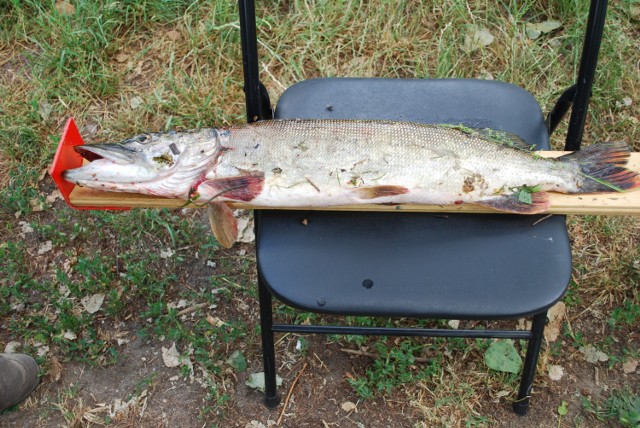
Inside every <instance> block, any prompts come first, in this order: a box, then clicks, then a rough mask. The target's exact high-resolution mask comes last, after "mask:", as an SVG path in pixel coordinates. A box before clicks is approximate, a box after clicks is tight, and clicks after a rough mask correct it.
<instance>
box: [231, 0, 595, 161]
mask: <svg viewBox="0 0 640 428" xmlns="http://www.w3.org/2000/svg"><path fill="white" fill-rule="evenodd" d="M238 5H239V11H240V32H241V40H242V65H243V71H244V91H245V96H246V110H247V122H249V123H250V122H255V121H258V120H266V119H272V118H273V111H272V110H271V106H270V101H269V94H268V93H267V90H266V88H265V87H264V85H262V83H261V82H260V77H259V67H258V64H259V62H258V43H257V36H256V16H255V1H254V0H239V1H238ZM606 13H607V0H591V4H590V6H589V17H588V19H587V25H586V30H585V37H584V42H583V46H582V56H581V59H580V67H579V69H578V77H577V80H576V84H575V85H573V86H571V87H570V88H568V89H567V90H565V92H564V93H563V94H562V96H561V97H560V99H559V100H558V101H557V103H556V106H555V107H554V108H553V109H552V111H551V112H550V113H549V116H548V117H547V124H548V130H549V132H550V133H551V132H553V130H554V129H555V128H556V126H557V124H558V123H559V122H560V120H562V117H563V116H564V115H565V114H566V112H567V110H568V108H569V107H570V106H573V107H572V110H571V117H570V119H569V128H568V132H567V137H566V142H565V150H572V151H573V150H579V149H580V145H581V142H582V134H583V132H584V125H585V122H586V119H587V111H588V105H589V98H590V97H591V88H592V86H593V80H594V77H595V70H596V66H597V62H598V54H599V52H600V44H601V41H602V33H603V30H604V22H605V17H606Z"/></svg>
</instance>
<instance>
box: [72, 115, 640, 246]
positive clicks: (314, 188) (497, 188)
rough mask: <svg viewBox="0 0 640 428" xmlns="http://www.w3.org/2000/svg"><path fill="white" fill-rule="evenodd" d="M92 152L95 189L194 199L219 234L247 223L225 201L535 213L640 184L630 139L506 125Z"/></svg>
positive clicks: (188, 134) (228, 134)
mask: <svg viewBox="0 0 640 428" xmlns="http://www.w3.org/2000/svg"><path fill="white" fill-rule="evenodd" d="M76 150H77V151H78V152H79V153H80V154H82V155H83V156H85V157H86V158H87V159H88V160H91V163H89V164H88V165H86V166H83V167H81V168H76V169H72V170H69V171H66V172H65V173H64V177H65V179H66V180H68V181H71V182H73V183H76V184H77V185H80V186H87V187H91V188H96V189H101V190H109V191H120V192H135V193H143V194H152V195H161V196H165V197H172V198H180V199H189V200H192V201H196V202H199V203H208V204H209V206H210V208H211V209H210V215H209V218H210V220H211V225H212V228H213V231H214V234H215V235H216V237H217V238H218V240H219V241H220V242H221V243H222V244H223V245H225V246H229V245H231V244H232V243H233V241H234V240H235V236H236V235H237V225H236V223H235V219H234V218H233V213H232V211H231V209H230V208H229V207H228V206H227V205H226V204H225V202H238V201H241V202H244V203H245V205H248V206H255V207H261V208H265V207H291V208H307V207H331V206H339V205H350V206H357V205H358V204H424V205H450V204H461V203H475V204H480V205H483V206H486V207H490V208H493V209H496V210H499V211H504V212H510V213H519V214H534V213H539V212H544V211H545V210H546V209H547V207H548V205H549V201H548V194H547V193H546V192H547V191H554V192H562V193H602V192H610V191H621V190H626V189H631V188H636V187H639V186H640V179H639V177H638V175H637V173H635V172H633V171H630V170H628V169H626V168H625V165H626V163H627V161H628V158H629V148H628V146H627V145H626V144H625V143H615V142H613V143H599V144H594V145H591V146H588V147H586V148H585V149H583V150H582V151H580V152H574V153H571V154H568V155H564V156H561V157H558V158H555V159H545V158H541V157H538V156H536V155H535V153H534V152H531V151H530V148H529V146H528V145H527V144H526V143H524V142H522V141H521V140H520V139H519V138H518V137H516V136H513V135H510V134H507V133H504V132H501V131H496V130H486V129H484V130H478V129H470V128H467V127H464V126H452V125H426V124H418V123H408V122H392V121H371V120H303V119H298V120H273V121H264V122H258V123H253V124H247V125H239V126H232V127H229V128H220V129H214V128H205V129H200V130H190V131H171V132H167V133H149V134H143V135H139V136H136V137H133V138H130V139H128V140H125V141H123V142H122V143H118V144H92V145H87V146H78V147H77V148H76Z"/></svg>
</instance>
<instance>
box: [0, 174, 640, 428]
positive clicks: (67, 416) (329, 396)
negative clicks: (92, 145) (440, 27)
mask: <svg viewBox="0 0 640 428" xmlns="http://www.w3.org/2000/svg"><path fill="white" fill-rule="evenodd" d="M47 187H49V186H47ZM56 204H61V202H56ZM59 208H60V209H62V207H59ZM42 215H46V214H42ZM29 239H36V240H37V237H35V238H34V237H31V238H29ZM33 245H34V246H36V242H34V243H33ZM87 245H88V244H87ZM149 245H150V246H151V245H152V243H149ZM122 250H123V251H126V249H122ZM252 250H253V247H252V245H251V244H241V245H238V246H236V247H234V248H233V249H231V250H225V251H220V252H219V253H218V256H219V257H220V259H221V260H222V259H225V258H226V259H230V260H236V261H239V260H243V261H245V262H246V261H247V260H248V261H249V269H248V272H250V273H249V274H250V275H252V273H251V272H253V269H254V265H253V255H252ZM49 257H55V255H54V256H49ZM243 266H244V265H243ZM237 270H238V271H237V272H235V273H238V274H239V275H244V274H246V272H247V270H242V269H241V268H238V269H237ZM212 274H214V275H215V268H214V269H213V271H212V268H211V267H209V266H207V265H205V264H204V263H203V261H202V260H201V259H198V258H197V257H196V256H195V255H194V254H190V255H187V256H186V257H185V260H184V261H183V262H182V263H181V269H180V272H179V274H178V279H177V280H176V282H175V284H173V285H172V286H171V288H170V289H167V294H166V296H165V298H166V299H167V300H168V301H173V300H175V299H177V298H178V297H179V296H180V293H181V291H182V290H181V287H184V285H181V284H185V283H188V286H189V287H192V288H197V287H199V286H204V287H211V285H210V280H209V278H210V277H211V275H212ZM226 274H229V275H231V277H232V278H233V275H234V269H232V270H231V271H229V272H226ZM43 275H46V273H44V272H43ZM140 305H142V303H140ZM606 313H607V312H606V308H602V307H597V308H594V307H591V306H589V305H588V304H586V305H582V306H580V305H578V306H571V307H569V309H568V310H567V313H566V314H565V323H564V325H565V331H571V332H572V333H573V334H575V333H576V332H579V334H580V335H581V336H583V337H584V338H585V339H586V341H587V342H595V341H596V340H597V339H598V338H599V337H602V336H604V335H607V334H610V335H611V337H612V338H613V339H612V340H613V342H614V344H617V345H618V347H619V349H623V348H624V349H635V350H637V349H638V343H640V334H639V333H638V331H637V329H635V328H633V327H629V328H626V329H624V330H617V331H616V332H615V335H613V334H612V333H611V331H610V330H609V329H608V327H607V323H606V319H607V316H606ZM202 316H215V317H220V318H221V319H224V320H227V321H228V320H231V319H237V320H240V322H242V323H243V324H246V325H247V326H248V328H247V332H248V333H247V334H246V335H245V336H244V337H243V338H242V340H240V341H235V342H231V343H226V344H220V347H226V351H224V352H223V354H227V353H229V352H230V349H231V348H236V349H241V350H242V352H243V354H244V356H245V358H246V360H247V365H248V368H247V370H246V371H244V372H236V371H235V370H233V369H232V368H231V367H229V365H228V364H227V363H225V362H224V361H217V362H216V364H217V365H219V366H220V367H221V372H220V373H218V374H216V375H215V376H214V378H215V381H216V385H217V387H218V388H219V391H218V392H217V393H216V394H210V390H209V389H208V388H209V386H207V384H206V383H205V382H203V377H204V375H203V373H202V368H201V367H199V366H198V364H194V370H193V372H192V373H188V372H185V371H184V370H181V367H168V366H167V365H166V363H165V361H164V359H163V348H164V349H168V348H169V347H170V346H171V345H172V341H171V340H168V339H165V340H162V339H163V338H162V337H155V336H146V337H145V336H144V335H142V334H141V331H143V330H144V327H148V326H149V323H150V322H151V320H150V319H144V318H142V317H140V316H139V315H138V314H136V313H135V312H134V313H131V314H129V315H127V316H124V317H123V318H122V319H118V320H115V319H114V318H111V317H107V316H98V318H97V322H98V324H99V329H100V331H102V332H105V334H107V332H108V334H110V335H111V338H112V340H114V341H117V343H118V346H117V352H118V356H117V358H116V359H115V361H114V362H113V363H111V364H104V365H98V366H96V365H89V364H83V363H80V362H77V361H65V359H68V358H67V356H65V355H64V354H63V353H62V352H61V351H60V350H58V349H55V348H53V349H50V350H49V351H48V353H47V354H46V356H45V358H46V361H47V371H46V373H45V375H44V377H43V378H42V382H41V384H40V385H39V386H38V388H37V390H36V391H35V393H34V394H32V396H31V397H30V398H29V399H28V400H27V401H26V402H25V403H23V404H22V405H20V406H19V408H18V409H15V410H12V411H9V412H5V413H4V414H1V415H0V426H6V427H60V426H64V427H80V426H104V425H108V426H119V427H120V426H122V427H176V426H185V427H205V426H219V427H226V426H229V427H243V428H245V427H247V428H252V427H263V426H264V427H269V426H284V427H303V426H309V427H316V426H322V427H358V428H361V427H427V426H428V427H431V426H443V427H445V426H446V427H448V426H500V427H546V426H576V427H577V426H585V427H599V426H618V425H617V422H616V421H615V420H612V419H604V418H600V419H601V420H599V419H598V418H596V417H594V415H593V414H592V413H590V412H588V411H587V410H586V408H585V405H584V403H585V402H590V403H596V404H597V403H599V402H602V400H604V399H605V398H606V397H608V396H609V395H610V394H611V393H612V391H617V390H621V389H623V388H629V387H630V386H631V388H632V390H634V391H637V390H638V389H637V388H638V384H640V382H639V381H640V374H639V373H638V370H635V369H634V370H633V371H629V372H628V373H625V371H623V369H622V367H621V364H611V362H604V361H603V362H596V363H592V362H588V361H586V359H585V355H584V353H582V352H581V351H580V350H579V349H578V348H577V347H576V346H575V344H573V343H572V341H571V340H570V335H569V334H568V333H565V334H562V335H561V336H560V337H559V338H558V339H557V341H554V343H547V344H546V346H544V347H543V349H544V350H543V353H542V355H541V358H540V363H539V367H538V376H537V379H536V382H535V386H534V391H533V396H532V400H531V410H530V413H529V414H528V415H527V416H524V417H519V416H516V415H515V414H513V413H512V411H511V400H512V399H513V397H514V395H515V389H516V387H517V378H514V379H516V380H515V381H514V380H513V379H511V380H509V379H506V380H505V378H502V380H501V378H499V377H498V378H496V376H495V375H492V374H491V373H490V370H489V369H487V368H486V367H485V366H484V364H483V362H482V352H481V351H480V350H478V349H474V347H473V346H471V347H470V348H469V349H470V350H467V351H453V352H451V351H450V350H448V348H447V347H446V346H444V347H442V346H441V347H440V349H436V350H435V351H433V350H429V351H425V354H424V355H425V356H426V357H427V359H428V358H431V357H435V356H436V354H437V353H442V354H444V356H442V359H441V367H442V369H441V371H440V372H439V373H438V375H437V376H435V377H433V378H427V379H423V380H420V381H417V382H415V383H408V384H407V385H404V386H400V387H398V388H395V389H394V390H393V391H392V392H390V393H386V394H379V395H378V396H377V397H376V398H374V399H367V400H362V399H360V398H359V397H358V395H357V394H356V393H355V392H354V389H353V388H352V387H351V385H350V384H349V382H348V379H349V378H353V377H354V376H362V375H364V374H365V373H366V371H367V370H368V369H369V368H370V367H371V364H372V358H371V357H369V356H363V355H351V354H347V353H345V352H344V351H343V350H344V349H352V350H354V351H358V350H360V349H361V348H358V347H357V346H356V345H354V344H353V343H348V342H342V341H338V342H336V341H335V340H330V338H327V337H323V336H307V341H308V349H307V350H306V352H302V353H301V352H299V351H297V350H296V344H297V342H298V336H296V335H285V336H283V337H281V339H280V340H279V341H278V342H277V350H276V352H277V354H276V355H277V361H278V372H279V375H280V376H282V377H283V379H284V381H283V384H282V386H281V387H280V388H279V393H280V397H281V402H280V405H279V406H278V407H277V408H275V409H271V410H270V409H267V408H266V407H265V406H264V405H263V402H262V394H261V393H260V392H258V391H256V390H254V389H251V388H249V387H248V386H247V385H246V384H245V381H246V380H247V378H248V376H249V374H250V373H255V372H260V371H262V362H261V349H260V339H259V334H258V329H257V325H258V302H257V299H256V298H255V297H254V296H252V295H251V293H238V294H235V295H233V296H230V297H228V298H227V299H226V300H224V301H223V302H221V303H220V304H219V305H218V306H217V307H207V306H205V307H204V309H203V311H202V312H198V311H193V312H190V313H188V314H186V315H184V316H183V318H182V319H183V324H184V325H188V324H189V323H190V322H193V321H195V320H196V319H197V317H202ZM330 321H331V320H330ZM509 323H510V324H509V326H510V327H514V326H515V325H516V324H517V323H518V322H517V321H515V320H514V321H511V322H509ZM9 337H10V332H7V331H3V332H2V333H0V343H2V344H3V345H4V344H6V343H7V342H8V338H9ZM118 339H119V340H118ZM423 342H424V343H425V344H427V343H429V340H428V339H424V340H423ZM211 346H212V347H213V348H215V347H216V346H215V344H211ZM614 348H615V346H614ZM614 348H611V350H610V354H611V355H610V356H611V357H612V358H613V357H614V352H613V350H614ZM212 358H216V357H215V356H214V357H212ZM553 365H558V366H561V367H562V369H563V371H564V375H563V376H562V377H561V378H560V379H559V380H552V379H551V378H550V376H549V369H550V367H551V366H553ZM421 369H422V368H421V366H420V363H416V364H415V366H414V367H413V370H415V371H416V372H417V371H419V370H421ZM627 371H628V370H627ZM636 393H637V392H636ZM212 397H225V398H224V399H223V400H228V401H226V402H224V403H212ZM287 397H288V399H287ZM285 403H286V408H285ZM563 403H564V408H565V409H566V412H562V413H563V414H560V413H561V412H560V411H559V407H561V406H563Z"/></svg>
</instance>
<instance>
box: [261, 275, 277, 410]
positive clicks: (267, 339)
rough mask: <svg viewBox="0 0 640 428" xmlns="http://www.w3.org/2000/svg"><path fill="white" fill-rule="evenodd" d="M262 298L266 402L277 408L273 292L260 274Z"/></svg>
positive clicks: (268, 405)
mask: <svg viewBox="0 0 640 428" xmlns="http://www.w3.org/2000/svg"><path fill="white" fill-rule="evenodd" d="M258 293H259V300H260V331H261V336H262V362H263V365H264V402H265V404H266V405H267V407H268V408H270V409H273V408H275V407H276V406H277V405H278V403H279V402H280V399H279V398H278V394H277V393H276V355H275V347H274V342H273V329H272V326H273V310H272V308H271V293H270V292H269V290H268V289H267V287H266V286H265V285H264V283H263V282H262V279H261V278H260V276H259V275H258Z"/></svg>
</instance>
